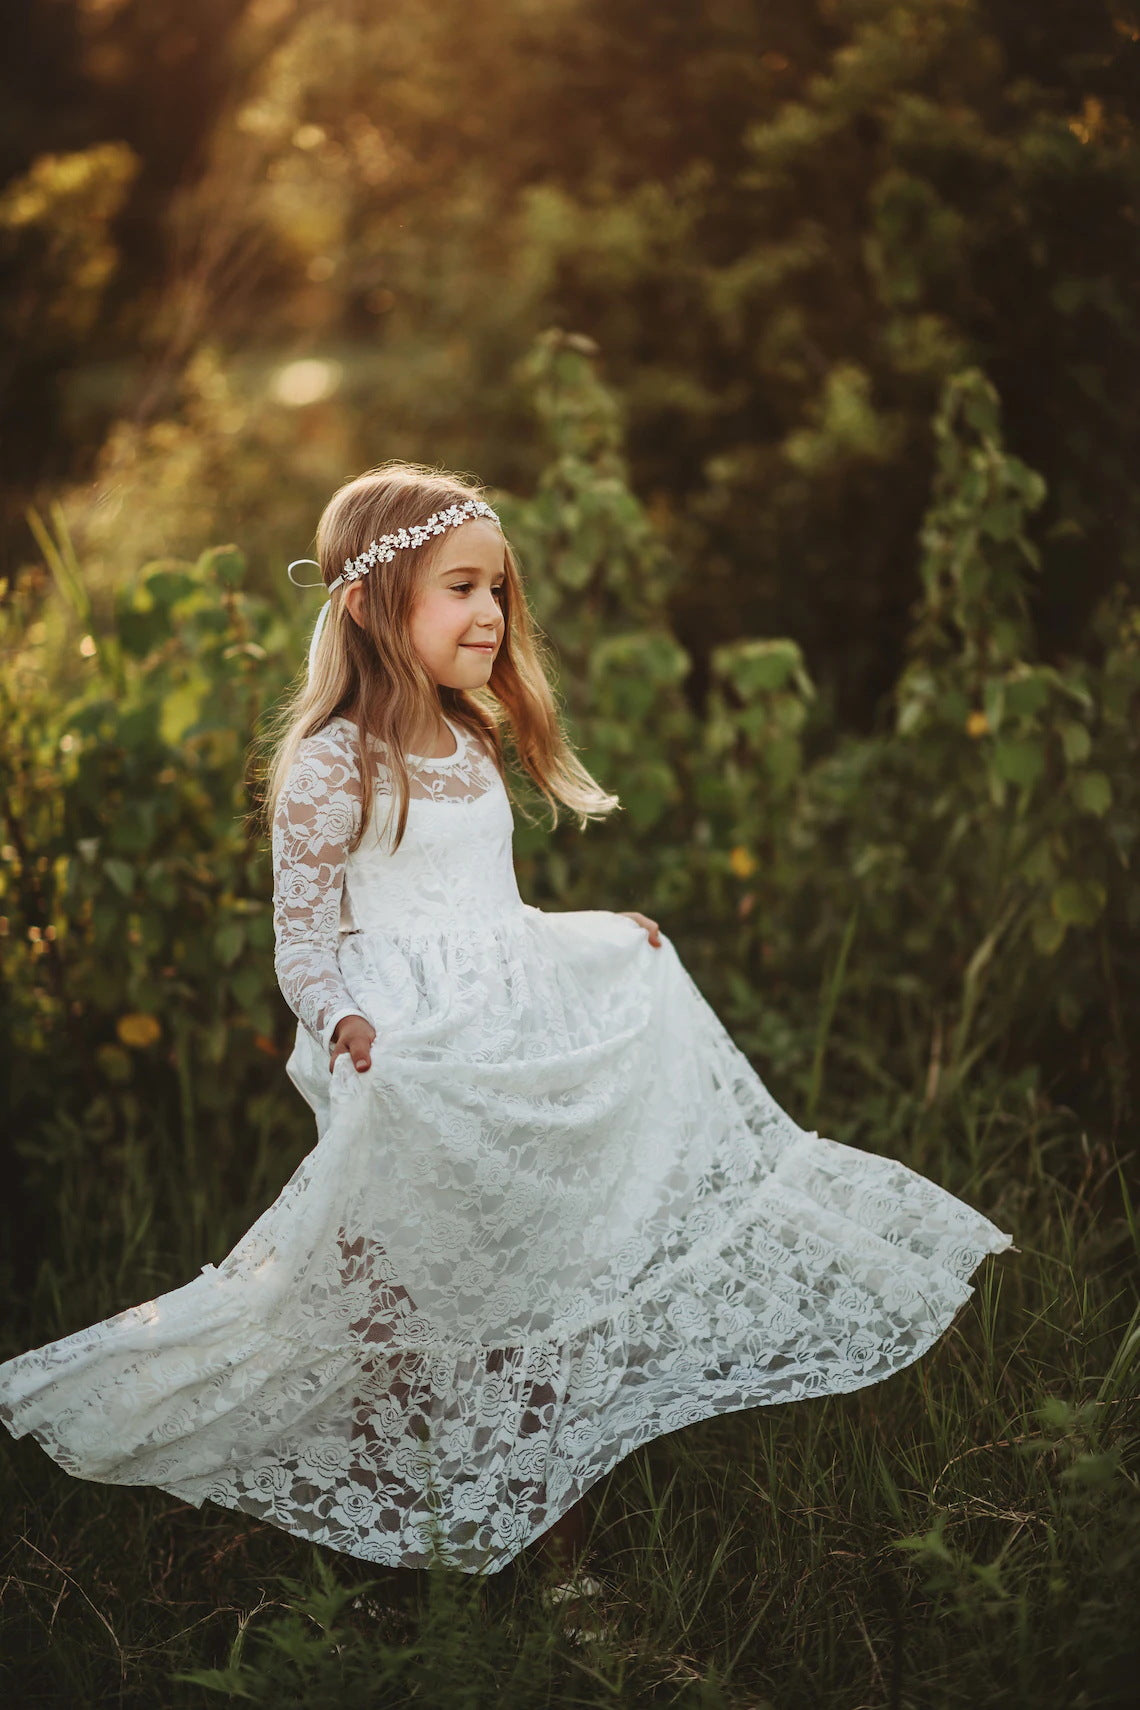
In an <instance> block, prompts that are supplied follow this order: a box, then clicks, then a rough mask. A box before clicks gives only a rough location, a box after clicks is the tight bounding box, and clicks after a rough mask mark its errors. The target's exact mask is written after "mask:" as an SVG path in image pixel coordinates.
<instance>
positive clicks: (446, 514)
mask: <svg viewBox="0 0 1140 1710" xmlns="http://www.w3.org/2000/svg"><path fill="white" fill-rule="evenodd" d="M469 517H490V518H491V519H492V521H493V522H498V520H499V519H498V517H497V516H496V514H495V512H494V511H493V510H492V509H491V506H490V505H488V504H486V503H485V502H484V501H483V500H482V499H465V500H464V502H463V503H462V504H461V505H448V507H447V509H446V510H442V511H436V512H435V514H434V516H430V517H429V518H428V520H427V522H423V523H413V525H412V527H411V528H401V529H397V530H396V532H395V534H382V535H381V536H380V539H379V540H374V541H372V542H371V543H370V544H369V546H368V547H367V548H366V549H365V551H363V552H362V553H361V554H360V556H359V558H346V559H345V561H344V569H343V570H342V571H341V573H340V575H339V576H338V577H337V578H336V580H335V581H334V582H330V583H329V585H328V591H329V593H330V594H331V593H332V591H333V589H334V588H339V587H340V585H341V583H342V582H355V581H356V580H357V579H358V578H359V577H361V576H367V574H368V572H369V571H370V570H371V569H372V566H373V565H374V564H388V563H390V562H391V560H392V559H393V558H395V556H396V553H397V552H398V551H399V549H400V547H402V546H423V545H424V544H425V543H426V542H427V541H429V540H430V539H431V537H432V535H433V534H442V533H443V532H444V530H445V529H448V528H455V527H456V526H457V525H458V524H459V523H465V522H466V521H467V520H468V518H469Z"/></svg>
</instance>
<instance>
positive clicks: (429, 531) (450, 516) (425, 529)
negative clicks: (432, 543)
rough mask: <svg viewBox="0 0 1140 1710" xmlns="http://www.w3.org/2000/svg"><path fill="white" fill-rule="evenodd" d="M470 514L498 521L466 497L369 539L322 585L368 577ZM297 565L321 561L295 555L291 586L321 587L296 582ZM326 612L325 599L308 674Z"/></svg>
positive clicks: (482, 504)
mask: <svg viewBox="0 0 1140 1710" xmlns="http://www.w3.org/2000/svg"><path fill="white" fill-rule="evenodd" d="M471 517H490V518H491V520H492V521H493V522H498V521H499V518H498V515H497V513H496V512H495V511H494V510H492V508H491V506H490V505H488V504H487V503H486V501H485V500H483V499H465V500H464V501H463V503H462V504H459V505H448V506H447V507H446V509H444V510H442V511H436V512H435V513H434V514H433V515H432V516H430V517H429V518H428V519H427V521H426V522H422V523H413V524H412V526H411V528H401V529H397V530H396V532H395V534H382V535H381V536H380V538H379V540H374V541H372V542H371V543H370V544H369V545H368V546H367V547H366V548H365V550H364V551H363V552H362V553H361V554H360V556H359V557H358V558H346V559H345V561H344V569H343V570H342V571H341V573H340V575H339V576H338V577H337V578H336V579H335V581H332V582H329V583H327V584H326V585H325V591H326V592H327V593H329V594H331V593H332V591H333V589H334V588H339V587H340V585H341V583H342V582H355V581H358V580H359V578H360V577H361V576H367V574H368V572H369V571H370V570H371V569H372V567H373V565H374V564H388V563H390V562H391V560H392V559H393V558H395V556H396V553H397V552H398V551H399V549H400V548H401V547H404V546H424V545H426V543H427V542H428V541H429V540H430V539H431V537H432V535H435V534H443V532H444V530H445V529H449V528H456V527H457V526H458V525H459V524H460V523H465V522H467V521H468V520H469V518H471ZM501 526H502V525H501V524H500V527H501ZM298 564H313V565H316V568H317V569H318V570H319V569H320V564H319V563H317V560H316V559H315V558H294V560H293V562H292V564H290V566H289V568H288V571H287V575H288V577H289V580H290V582H292V583H293V585H294V587H297V588H317V587H320V586H321V584H320V583H319V582H298V581H297V578H296V577H295V576H294V574H293V571H294V570H295V569H296V567H297V565H298ZM328 614H329V603H328V601H327V600H326V601H325V603H324V605H323V606H322V607H321V610H320V614H319V616H318V618H317V622H316V627H315V628H314V630H313V639H312V640H311V641H310V643H309V674H310V676H311V675H312V670H313V661H314V660H315V659H316V656H317V644H318V643H319V641H320V639H321V631H322V629H323V628H324V625H325V620H326V618H327V617H328Z"/></svg>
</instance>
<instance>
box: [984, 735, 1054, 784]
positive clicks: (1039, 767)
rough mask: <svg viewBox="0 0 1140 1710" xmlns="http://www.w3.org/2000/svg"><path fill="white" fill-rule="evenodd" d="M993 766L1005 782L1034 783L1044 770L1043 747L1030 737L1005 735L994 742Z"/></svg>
mask: <svg viewBox="0 0 1140 1710" xmlns="http://www.w3.org/2000/svg"><path fill="white" fill-rule="evenodd" d="M993 767H994V771H995V772H996V773H997V775H998V777H999V778H1004V779H1005V781H1006V783H1007V784H1035V783H1036V782H1037V780H1038V778H1040V776H1041V775H1042V773H1043V772H1044V770H1045V749H1044V747H1043V745H1042V744H1041V743H1040V742H1037V741H1034V740H1032V739H1028V738H1027V739H1025V740H1022V741H1018V740H1016V739H1015V738H1012V737H1006V738H1004V739H1003V740H1001V741H998V742H996V743H995V744H994V756H993Z"/></svg>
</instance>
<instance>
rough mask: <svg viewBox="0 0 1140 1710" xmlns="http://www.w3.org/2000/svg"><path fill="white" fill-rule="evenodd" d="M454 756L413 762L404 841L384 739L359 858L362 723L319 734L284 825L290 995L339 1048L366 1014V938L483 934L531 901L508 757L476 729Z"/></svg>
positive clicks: (277, 844)
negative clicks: (360, 991)
mask: <svg viewBox="0 0 1140 1710" xmlns="http://www.w3.org/2000/svg"><path fill="white" fill-rule="evenodd" d="M446 722H447V725H448V728H449V730H451V732H452V734H453V735H454V736H455V739H456V744H457V746H456V749H455V752H454V753H453V754H450V755H446V756H444V757H442V758H430V757H429V758H425V757H423V756H420V755H412V754H409V755H408V756H407V760H408V764H409V768H410V769H411V780H410V782H411V793H410V799H409V802H408V823H407V825H406V827H405V829H404V836H403V839H402V841H401V843H400V847H399V848H398V849H397V850H395V851H394V852H393V851H392V849H391V844H392V842H393V841H394V838H393V826H392V821H393V820H394V817H395V814H394V807H395V797H394V793H393V783H392V778H391V772H390V769H389V767H388V766H387V764H386V763H385V760H384V754H383V745H382V744H380V743H379V742H377V741H376V739H375V738H373V737H370V738H369V739H368V745H369V750H370V752H371V754H372V755H373V763H374V766H375V771H374V774H373V776H374V785H375V797H374V810H373V815H372V825H371V826H370V827H369V829H368V830H367V831H366V833H365V835H364V837H363V838H362V839H361V842H360V844H359V845H358V847H357V848H356V849H355V850H353V852H352V854H351V855H348V854H346V850H347V846H348V844H349V843H350V842H351V841H352V839H353V838H354V837H355V835H356V832H357V829H358V827H359V825H360V822H361V813H362V796H363V789H362V783H361V778H360V771H359V766H358V762H357V757H356V748H357V732H356V727H355V726H354V725H353V724H352V722H351V721H350V720H349V719H347V718H339V717H338V718H333V719H331V720H330V721H329V723H328V724H326V725H325V726H324V727H323V729H321V730H319V731H317V732H316V733H315V734H314V735H312V736H309V737H306V738H305V739H304V741H303V742H302V743H301V745H300V749H299V751H298V755H297V758H296V760H295V761H294V763H293V766H292V768H291V770H290V774H289V777H288V779H287V781H286V785H285V788H284V789H283V790H282V792H281V796H280V798H279V800H278V802H277V807H276V810H275V814H274V823H273V882H274V891H273V925H274V935H275V943H276V950H275V957H274V963H275V969H276V974H277V980H278V984H279V985H280V988H281V991H282V994H283V995H284V998H285V1001H286V1002H287V1003H288V1004H289V1006H290V1008H291V1009H292V1010H293V1013H294V1014H295V1015H296V1016H297V1018H298V1020H299V1021H300V1022H301V1023H302V1024H303V1025H304V1026H305V1027H306V1028H307V1029H308V1031H309V1032H310V1033H311V1034H312V1035H313V1038H314V1039H316V1040H318V1041H319V1042H320V1043H321V1044H322V1045H323V1046H324V1047H325V1048H326V1049H327V1047H328V1045H329V1042H330V1041H331V1039H332V1035H333V1033H334V1031H335V1029H336V1024H337V1022H338V1021H339V1020H340V1019H341V1017H342V1016H345V1015H354V1014H358V1013H359V1005H358V1004H356V1003H354V1002H353V1000H352V997H351V994H350V992H349V990H348V987H347V985H346V983H345V979H344V976H343V973H342V970H341V967H340V965H339V963H338V951H339V949H340V947H341V944H342V942H343V939H344V936H345V935H346V934H348V933H353V932H365V933H377V934H384V933H392V934H398V935H407V934H409V933H411V932H414V931H416V930H420V931H423V932H446V931H463V930H464V929H465V928H478V926H479V925H480V924H482V925H484V926H485V925H487V924H488V923H490V922H493V921H494V920H496V919H498V918H501V917H502V915H503V914H504V913H512V912H516V911H517V910H518V909H520V908H521V907H522V906H523V904H522V899H521V897H520V895H519V889H518V883H517V881H516V879H515V872H514V864H513V861H512V854H511V838H512V833H513V830H514V820H513V816H512V813H511V805H510V800H509V798H508V796H507V792H506V787H505V785H504V783H503V780H502V777H501V775H500V773H499V770H498V767H497V766H496V764H495V761H494V760H493V758H492V757H491V755H490V754H489V753H487V751H486V750H485V749H484V748H483V747H482V745H481V744H480V743H479V742H478V741H477V740H476V738H475V737H473V736H472V735H470V734H469V733H468V732H467V731H466V730H465V729H463V727H462V726H460V725H458V724H454V723H453V722H452V721H451V720H450V719H448V720H447V721H446Z"/></svg>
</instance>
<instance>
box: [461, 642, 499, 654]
mask: <svg viewBox="0 0 1140 1710" xmlns="http://www.w3.org/2000/svg"><path fill="white" fill-rule="evenodd" d="M459 645H460V646H461V647H473V648H474V649H475V651H476V653H494V651H495V643H494V642H493V641H461V642H460V644H459Z"/></svg>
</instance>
